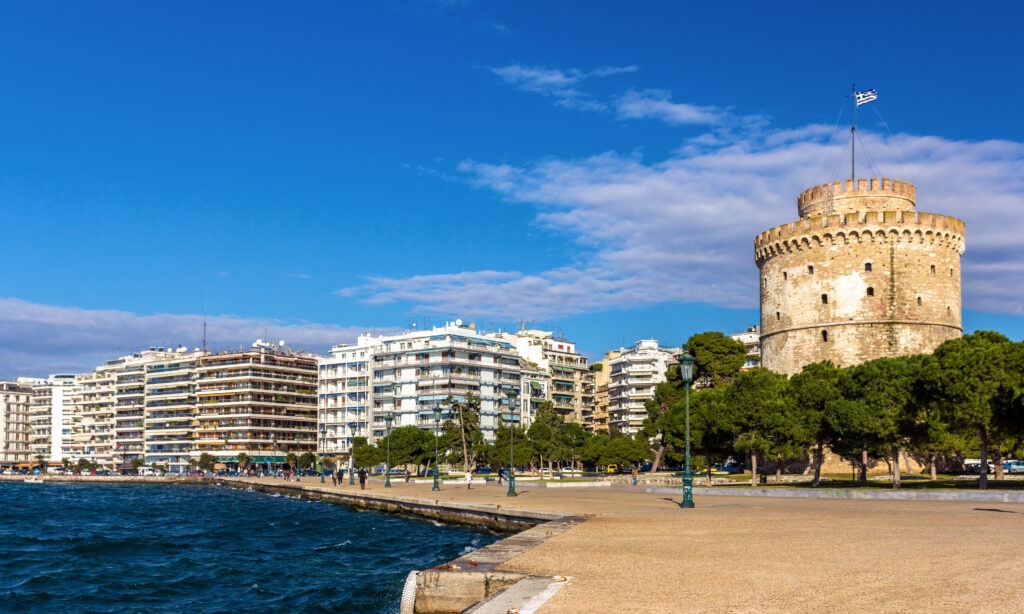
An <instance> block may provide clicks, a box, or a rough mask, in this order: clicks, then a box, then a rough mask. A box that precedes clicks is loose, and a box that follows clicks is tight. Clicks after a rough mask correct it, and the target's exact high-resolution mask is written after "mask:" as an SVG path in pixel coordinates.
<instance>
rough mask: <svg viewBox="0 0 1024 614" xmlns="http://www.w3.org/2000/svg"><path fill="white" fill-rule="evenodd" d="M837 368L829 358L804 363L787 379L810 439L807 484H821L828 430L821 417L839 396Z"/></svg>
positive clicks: (828, 435)
mask: <svg viewBox="0 0 1024 614" xmlns="http://www.w3.org/2000/svg"><path fill="white" fill-rule="evenodd" d="M840 373H841V370H840V369H839V368H838V367H836V366H835V365H834V364H832V362H830V361H827V360H826V361H824V362H816V363H812V364H809V365H806V366H805V367H804V368H803V370H801V371H800V373H797V374H796V375H794V376H793V377H791V378H790V380H789V384H790V388H791V389H792V391H793V400H794V402H795V404H796V407H797V409H798V411H799V414H800V416H801V418H802V419H803V420H804V422H805V424H806V427H807V430H808V432H809V434H810V436H811V438H812V439H813V442H814V478H813V479H812V480H811V486H818V485H819V484H820V483H821V465H822V463H823V462H824V459H825V443H826V442H827V441H828V440H829V438H830V437H831V435H832V433H831V430H830V428H829V422H828V420H826V419H825V415H826V413H825V410H826V408H827V407H828V405H829V403H834V402H836V401H837V400H838V399H840V398H841V395H840V391H839V375H840Z"/></svg>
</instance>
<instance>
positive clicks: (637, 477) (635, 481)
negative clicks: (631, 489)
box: [632, 465, 640, 486]
mask: <svg viewBox="0 0 1024 614" xmlns="http://www.w3.org/2000/svg"><path fill="white" fill-rule="evenodd" d="M632 474H633V486H636V483H637V481H638V480H639V479H640V472H639V471H638V470H637V468H636V466H635V465H634V466H633V472H632Z"/></svg>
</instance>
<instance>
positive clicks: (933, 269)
mask: <svg viewBox="0 0 1024 614" xmlns="http://www.w3.org/2000/svg"><path fill="white" fill-rule="evenodd" d="M932 275H935V265H934V264H933V265H932Z"/></svg>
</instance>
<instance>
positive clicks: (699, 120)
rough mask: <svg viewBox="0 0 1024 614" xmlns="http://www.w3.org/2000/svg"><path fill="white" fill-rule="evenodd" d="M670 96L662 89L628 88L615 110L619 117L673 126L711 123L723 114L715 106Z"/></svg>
mask: <svg viewBox="0 0 1024 614" xmlns="http://www.w3.org/2000/svg"><path fill="white" fill-rule="evenodd" d="M671 98H672V95H671V94H670V93H669V92H666V91H665V90H644V91H642V92H638V91H635V90H630V91H628V92H626V93H625V94H623V95H622V96H620V97H619V98H618V99H617V100H616V101H615V110H616V111H617V112H618V115H619V117H620V118H622V119H658V120H661V121H664V122H665V123H667V124H670V125H673V126H680V125H683V124H694V125H713V124H718V123H720V122H721V121H722V119H723V118H724V116H725V114H724V112H723V111H722V110H721V109H718V108H716V107H708V106H703V107H702V106H697V105H692V104H681V103H678V102H672V100H671Z"/></svg>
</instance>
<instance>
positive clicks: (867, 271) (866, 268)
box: [864, 262, 871, 273]
mask: <svg viewBox="0 0 1024 614" xmlns="http://www.w3.org/2000/svg"><path fill="white" fill-rule="evenodd" d="M864 271H865V272H866V273H870V272H871V263H870V262H865V263H864Z"/></svg>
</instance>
